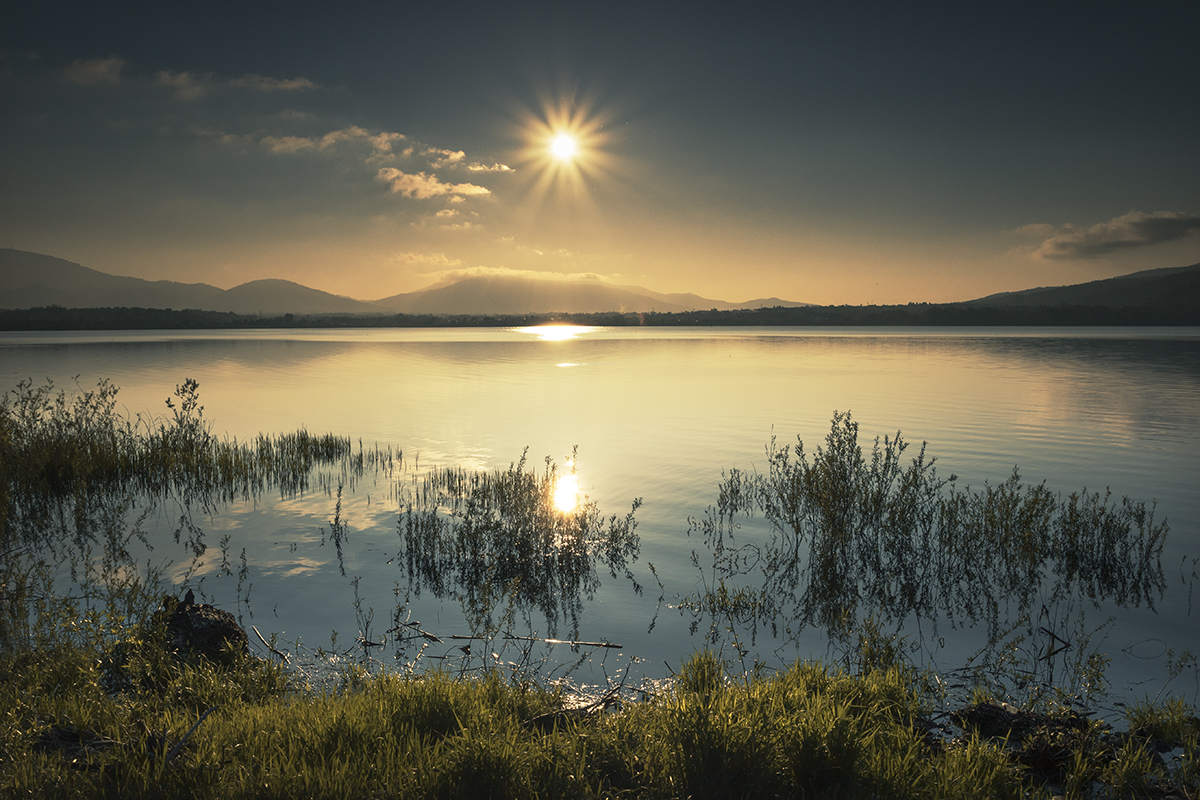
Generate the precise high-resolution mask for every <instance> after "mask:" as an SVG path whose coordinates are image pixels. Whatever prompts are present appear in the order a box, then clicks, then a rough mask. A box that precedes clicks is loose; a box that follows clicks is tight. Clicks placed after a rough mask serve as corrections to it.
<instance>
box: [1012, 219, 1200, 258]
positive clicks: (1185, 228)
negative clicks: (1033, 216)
mask: <svg viewBox="0 0 1200 800" xmlns="http://www.w3.org/2000/svg"><path fill="white" fill-rule="evenodd" d="M1195 230H1200V216H1196V215H1194V214H1185V213H1183V212H1179V211H1156V212H1154V213H1153V214H1147V213H1145V212H1142V211H1131V212H1129V213H1128V214H1124V215H1122V216H1120V217H1117V218H1115V219H1112V220H1109V221H1108V222H1101V223H1100V224H1099V225H1093V226H1092V227H1090V228H1074V227H1071V226H1068V227H1067V228H1066V229H1065V230H1063V231H1061V232H1059V233H1057V234H1055V235H1054V236H1051V237H1050V238H1048V239H1046V240H1045V241H1043V242H1042V244H1041V246H1040V247H1039V248H1038V249H1037V252H1036V253H1035V255H1036V256H1037V257H1039V258H1054V259H1065V258H1100V257H1102V256H1106V255H1108V254H1110V253H1115V252H1118V251H1121V250H1133V249H1136V248H1139V247H1149V246H1150V245H1155V244H1160V243H1162V242H1170V241H1174V240H1176V239H1182V238H1183V237H1184V236H1187V235H1188V234H1189V233H1191V232H1192V231H1195Z"/></svg>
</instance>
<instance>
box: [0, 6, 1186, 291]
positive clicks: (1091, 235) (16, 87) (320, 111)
mask: <svg viewBox="0 0 1200 800" xmlns="http://www.w3.org/2000/svg"><path fill="white" fill-rule="evenodd" d="M4 22H5V24H4V25H3V26H0V103H2V104H3V107H4V109H5V113H4V114H3V115H0V174H2V177H3V181H2V184H0V185H2V186H3V189H2V190H0V245H3V246H12V247H15V248H17V249H20V250H26V251H33V252H40V253H47V254H52V255H54V256H57V257H60V258H64V259H68V260H70V261H74V262H78V263H80V264H85V265H87V266H89V267H91V268H94V269H98V270H102V271H104V272H107V273H110V274H114V275H128V276H133V277H139V278H145V279H148V280H172V281H180V282H203V283H209V284H212V285H214V286H217V287H220V288H225V289H228V288H231V287H233V286H235V285H238V284H242V283H245V282H247V281H251V280H256V279H267V278H282V279H287V280H292V281H296V282H298V283H301V284H304V285H305V286H309V287H313V288H316V289H320V290H323V291H328V292H332V293H335V294H341V295H347V296H351V297H355V298H361V299H368V300H374V299H379V298H384V297H387V296H390V295H395V294H398V293H401V292H411V291H415V290H418V289H422V288H425V287H428V286H430V285H432V284H435V283H438V282H441V281H445V280H448V279H451V278H454V277H456V276H461V275H464V274H497V273H498V274H524V273H537V274H539V275H544V276H545V275H555V274H562V275H573V276H574V275H595V276H598V277H599V278H601V279H604V280H606V281H608V282H611V283H613V284H617V285H640V286H645V287H646V288H648V289H651V290H653V291H656V292H664V293H669V292H693V293H696V294H699V295H703V296H706V297H717V298H723V299H727V300H730V301H734V302H740V301H745V300H749V299H752V298H758V297H780V298H785V299H789V300H794V301H801V302H807V303H818V304H842V303H846V304H871V303H878V304H885V303H905V302H910V301H911V302H952V301H959V300H968V299H971V298H976V297H982V296H985V295H988V294H991V293H996V292H1004V291H1019V290H1023V289H1028V288H1030V287H1034V286H1056V285H1067V284H1074V283H1082V282H1086V281H1091V280H1096V279H1100V278H1107V277H1113V276H1116V275H1122V274H1127V273H1130V272H1135V271H1138V270H1143V269H1153V268H1157V267H1173V266H1179V265H1183V264H1193V263H1196V262H1198V261H1200V192H1198V191H1197V188H1196V187H1197V186H1200V133H1198V131H1200V88H1198V87H1200V81H1198V80H1197V78H1198V77H1200V66H1198V65H1197V63H1196V60H1195V59H1194V56H1193V53H1192V48H1193V41H1192V40H1193V38H1194V34H1195V32H1196V31H1197V30H1198V29H1200V24H1198V23H1200V10H1197V9H1195V8H1192V7H1186V6H1184V4H1174V5H1172V6H1171V7H1166V6H1163V7H1142V6H1134V5H1132V4H1131V5H1127V6H1124V5H1118V6H1104V7H1092V8H1088V9H1087V10H1086V13H1083V12H1082V11H1080V10H1078V9H1076V8H1074V7H1065V6H1064V7H1044V6H1033V5H1030V6H1013V5H1006V6H1005V7H1004V9H1003V11H996V12H993V13H987V12H983V11H976V10H973V9H967V8H962V7H957V6H949V5H947V6H943V7H940V8H938V7H932V6H922V7H921V8H920V9H913V8H905V7H899V6H894V5H891V4H859V5H855V6H844V7H843V6H839V7H837V8H832V7H827V6H823V5H822V6H818V5H811V4H797V5H793V6H789V7H787V8H786V9H784V8H780V7H777V6H775V5H765V4H764V5H760V6H750V7H742V8H740V9H739V11H738V14H737V16H736V17H733V16H720V15H716V14H706V13H704V12H703V11H701V10H698V9H697V8H696V7H695V6H682V5H677V4H666V5H662V4H659V5H654V6H649V7H647V6H635V5H632V4H606V5H604V6H603V7H600V6H596V7H587V8H575V7H571V6H569V5H562V4H522V5H520V6H519V7H498V6H494V5H484V4H465V5H460V6H456V7H455V13H454V14H453V15H447V14H445V13H444V11H439V10H437V9H433V8H404V9H399V8H398V7H395V6H386V5H379V6H361V7H357V8H356V10H355V11H354V12H353V13H346V14H343V15H341V16H338V17H331V16H329V13H328V12H327V11H325V10H320V11H318V10H317V8H316V7H315V6H311V7H310V6H304V5H295V4H292V5H288V6H282V5H281V6H274V7H273V6H267V5H256V6H254V7H253V8H245V7H242V6H233V5H232V4H222V3H215V4H208V5H206V6H205V8H204V9H203V11H193V10H181V9H178V8H172V7H167V6H161V5H151V4H146V5H144V6H140V5H122V6H121V7H120V8H119V9H117V8H104V7H99V6H94V5H85V4H78V5H77V6H76V5H75V4H67V5H66V6H63V5H56V6H54V7H53V8H37V7H34V6H33V4H25V5H24V6H21V7H16V4H14V7H13V8H11V9H9V10H6V12H5V13H4ZM562 133H567V134H570V135H571V136H572V137H573V139H572V140H568V139H558V140H556V138H555V137H556V136H558V135H559V134H562Z"/></svg>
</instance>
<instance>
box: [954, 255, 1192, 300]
mask: <svg viewBox="0 0 1200 800" xmlns="http://www.w3.org/2000/svg"><path fill="white" fill-rule="evenodd" d="M1197 304H1200V264H1192V265H1191V266H1190V267H1165V268H1163V269H1148V270H1143V271H1142V272H1132V273H1130V274H1128V275H1121V276H1119V277H1116V278H1105V279H1103V280H1098V281H1089V282H1087V283H1076V284H1073V285H1071V286H1050V287H1046V286H1043V287H1039V288H1037V289H1026V290H1024V291H1020V292H1001V293H1000V294H990V295H988V296H987V297H980V298H979V299H977V300H968V301H967V302H965V303H961V304H960V305H968V306H1110V307H1112V308H1146V307H1175V306H1195V305H1197Z"/></svg>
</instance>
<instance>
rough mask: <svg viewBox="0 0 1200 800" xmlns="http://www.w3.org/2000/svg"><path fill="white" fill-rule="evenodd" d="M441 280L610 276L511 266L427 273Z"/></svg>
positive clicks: (571, 279) (603, 280)
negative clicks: (514, 267)
mask: <svg viewBox="0 0 1200 800" xmlns="http://www.w3.org/2000/svg"><path fill="white" fill-rule="evenodd" d="M427 275H430V276H434V277H437V278H438V279H439V280H462V279H463V278H481V277H482V278H528V279H531V280H538V281H557V282H560V283H561V282H575V281H595V282H596V283H606V282H608V278H606V277H605V276H603V275H601V274H599V273H597V272H571V273H565V272H539V271H538V270H533V269H511V268H509V267H466V268H463V269H445V270H440V271H438V272H431V273H427Z"/></svg>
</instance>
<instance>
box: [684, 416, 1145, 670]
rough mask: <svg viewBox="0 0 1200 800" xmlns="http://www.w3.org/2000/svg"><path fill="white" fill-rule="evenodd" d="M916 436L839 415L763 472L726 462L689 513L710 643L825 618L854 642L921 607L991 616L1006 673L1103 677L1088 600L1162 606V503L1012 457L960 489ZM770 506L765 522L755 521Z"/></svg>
mask: <svg viewBox="0 0 1200 800" xmlns="http://www.w3.org/2000/svg"><path fill="white" fill-rule="evenodd" d="M908 447H909V445H908V443H907V442H905V441H904V440H903V439H902V438H901V436H900V434H899V433H897V434H896V437H895V438H894V439H893V438H887V437H885V438H884V439H883V440H882V441H881V440H879V439H876V440H875V442H874V445H873V447H872V448H871V450H870V451H869V453H865V452H864V449H863V447H862V446H861V445H860V444H859V441H858V424H857V423H856V422H854V421H853V420H852V419H851V417H850V415H849V414H835V415H834V418H833V421H832V425H831V430H830V432H829V434H828V436H827V437H826V439H825V444H824V446H823V447H817V448H816V452H815V453H812V454H810V453H809V452H808V451H807V450H806V449H805V446H804V443H803V441H800V440H797V443H796V444H795V445H793V446H792V447H784V446H780V445H779V444H778V443H777V442H776V441H775V440H772V441H771V443H770V445H769V446H768V448H767V463H768V469H767V470H766V472H763V473H758V472H744V471H740V470H730V471H729V472H727V473H726V474H725V476H724V479H723V481H722V482H721V484H720V486H719V489H718V499H717V503H716V504H715V505H714V506H709V507H708V509H707V510H706V512H705V513H704V515H702V516H701V517H699V518H694V519H692V520H690V525H689V534H690V535H693V536H696V537H698V538H700V539H701V540H702V542H703V548H702V549H700V550H698V551H694V552H693V562H694V563H695V564H696V566H697V567H698V568H700V569H701V575H702V577H703V586H702V588H701V589H700V590H699V591H697V592H696V593H694V594H692V595H691V596H689V597H688V598H686V599H685V601H684V602H683V604H682V606H683V608H684V609H685V610H687V611H689V612H690V613H691V614H692V615H693V620H694V628H695V627H696V626H698V625H699V624H701V623H703V622H705V621H707V623H708V636H709V639H710V641H712V642H714V643H715V642H716V641H718V640H720V639H721V638H722V637H724V636H727V635H728V634H729V633H730V632H732V633H733V635H734V636H735V637H739V636H740V637H745V638H748V639H749V640H751V641H754V640H755V639H756V638H757V637H758V636H759V635H760V634H761V633H763V632H767V633H769V634H770V635H771V636H774V637H780V638H783V639H784V640H785V641H793V640H795V639H796V638H797V637H798V636H799V635H800V634H801V633H802V632H803V631H804V630H806V629H808V628H817V629H820V630H824V631H826V632H828V634H829V636H830V637H831V640H832V641H833V642H835V643H836V644H837V645H838V646H839V647H840V648H841V649H842V650H843V651H844V652H847V653H850V654H853V655H858V654H861V653H862V647H861V646H857V645H856V644H855V643H856V642H859V641H860V640H861V639H862V636H861V633H862V631H863V630H864V626H868V627H871V626H874V627H876V628H879V629H881V630H882V629H883V628H888V627H890V628H892V629H893V630H898V628H899V626H901V625H903V624H904V623H905V622H906V621H908V622H910V623H911V622H912V621H914V620H915V621H917V622H919V623H920V624H921V625H922V626H924V628H925V629H926V631H928V632H927V633H926V634H925V638H926V640H933V641H936V640H937V638H938V636H939V626H940V625H949V626H952V627H960V626H974V625H976V624H982V625H983V626H984V628H985V630H986V632H987V637H988V644H987V647H986V648H985V652H983V653H982V654H981V657H980V660H979V663H981V664H984V665H986V666H997V665H1000V664H1001V663H1002V662H1003V660H1004V659H1005V658H1007V659H1008V661H1007V662H1005V663H1007V665H1008V667H1009V668H1010V669H1009V670H1008V672H1007V674H1009V675H1014V674H1019V676H1023V677H1022V680H1025V682H1029V681H1028V680H1027V679H1029V678H1032V677H1036V678H1038V679H1044V680H1045V681H1046V682H1048V683H1055V682H1060V681H1062V682H1064V683H1065V682H1074V683H1075V684H1081V683H1082V682H1084V681H1085V680H1086V679H1087V677H1088V676H1089V675H1093V676H1094V674H1095V667H1096V664H1097V663H1098V662H1097V658H1102V654H1099V653H1097V652H1096V651H1095V650H1090V651H1089V650H1088V648H1087V647H1086V646H1081V645H1084V644H1086V641H1087V638H1088V636H1089V635H1090V634H1091V633H1092V631H1090V630H1088V629H1087V622H1086V614H1085V612H1086V610H1087V607H1088V606H1090V607H1092V608H1099V607H1100V603H1101V601H1109V602H1111V603H1115V604H1118V605H1141V604H1144V605H1146V606H1149V607H1153V605H1154V602H1155V601H1156V599H1158V598H1159V597H1160V596H1161V594H1162V592H1163V590H1164V588H1165V585H1166V584H1165V580H1164V577H1163V570H1162V565H1161V561H1160V557H1161V554H1162V550H1163V544H1164V541H1165V537H1166V535H1167V531H1168V527H1167V524H1166V523H1165V522H1162V521H1156V520H1155V518H1154V508H1153V505H1150V506H1147V505H1146V504H1145V503H1143V502H1135V501H1132V500H1130V499H1128V498H1122V499H1121V500H1120V501H1115V500H1113V498H1112V497H1111V495H1109V494H1108V493H1104V494H1099V493H1088V492H1086V491H1083V492H1079V493H1073V494H1071V495H1069V496H1067V497H1065V498H1064V497H1063V496H1061V495H1059V494H1055V493H1053V492H1051V491H1050V490H1049V489H1048V488H1047V487H1046V486H1045V485H1044V484H1040V485H1039V484H1032V485H1031V484H1027V483H1025V482H1024V481H1022V479H1021V477H1020V474H1019V473H1018V472H1017V471H1016V470H1014V471H1013V474H1012V475H1011V476H1010V477H1009V478H1008V479H1007V480H1005V481H1003V482H1002V483H1000V484H997V485H985V486H984V487H983V488H982V489H981V490H972V489H970V488H969V487H967V488H961V487H959V486H958V484H957V478H956V477H955V476H950V477H949V478H945V479H943V478H941V477H940V476H939V475H938V473H937V470H936V467H935V464H934V459H932V458H928V457H927V456H926V452H925V447H924V446H922V447H921V449H920V451H919V452H918V453H917V454H916V455H915V456H913V457H911V458H910V459H909V460H908V461H907V463H906V461H905V452H906V450H907V449H908ZM758 515H761V517H762V518H763V520H764V522H765V524H764V525H757V526H756V525H754V524H753V522H752V520H753V518H754V517H756V516H758ZM1070 626H1074V627H1070ZM930 632H931V633H930ZM885 638H886V637H885ZM894 639H895V636H893V637H892V640H893V641H894ZM875 640H876V641H879V639H878V637H876V639H875ZM1067 641H1073V642H1074V643H1075V646H1074V647H1073V648H1072V649H1071V652H1069V653H1068V652H1066V651H1067V648H1066V647H1065V646H1063V645H1065V643H1066V642H1067ZM1035 642H1036V643H1035ZM918 644H919V643H918ZM1022 647H1028V648H1029V650H1028V651H1026V652H1023V653H1022V652H1017V654H1016V656H1014V651H1020V648H1022ZM1035 650H1036V652H1033V651H1035ZM1047 653H1049V657H1044V656H1045V655H1046V654H1047ZM1014 659H1015V661H1014ZM1016 661H1019V663H1016ZM1056 668H1057V669H1058V670H1059V674H1058V675H1055V669H1056ZM1064 672H1065V673H1066V674H1064ZM1035 673H1036V675H1035Z"/></svg>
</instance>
